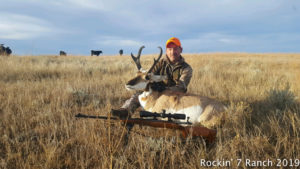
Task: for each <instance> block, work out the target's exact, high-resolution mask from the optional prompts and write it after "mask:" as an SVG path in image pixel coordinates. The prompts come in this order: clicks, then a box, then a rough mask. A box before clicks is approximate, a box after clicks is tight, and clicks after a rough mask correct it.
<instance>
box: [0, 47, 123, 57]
mask: <svg viewBox="0 0 300 169" xmlns="http://www.w3.org/2000/svg"><path fill="white" fill-rule="evenodd" d="M11 53H12V50H11V49H10V48H9V47H8V46H7V47H5V46H4V44H0V56H9V55H10V54H11ZM123 53H124V51H123V49H120V50H119V54H120V56H122V55H123ZM101 54H103V52H102V50H91V56H94V55H96V56H99V55H101ZM59 55H60V56H67V52H65V51H63V50H61V51H59Z"/></svg>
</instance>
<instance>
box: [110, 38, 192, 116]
mask: <svg viewBox="0 0 300 169" xmlns="http://www.w3.org/2000/svg"><path fill="white" fill-rule="evenodd" d="M182 50H183V48H182V46H181V42H180V40H179V39H178V38H175V37H172V38H170V39H168V40H167V42H166V55H165V57H164V58H162V59H161V60H160V61H159V63H158V64H157V65H156V66H155V67H154V69H153V70H152V73H154V74H155V75H167V77H168V79H167V80H166V81H164V82H163V83H162V85H164V86H165V87H166V89H167V90H172V91H178V92H187V86H188V84H189V83H190V80H191V78H192V74H193V69H192V68H191V66H190V65H189V64H187V63H186V62H185V60H184V58H183V57H182V56H181V53H182ZM140 94H141V93H140V92H137V93H135V94H133V95H132V96H131V98H130V99H128V100H126V101H125V103H124V104H123V106H122V107H121V108H120V109H117V110H114V109H112V114H113V115H115V116H123V117H124V116H130V115H131V114H132V113H134V111H135V110H136V109H137V108H139V107H140V103H139V100H138V96H139V95H140Z"/></svg>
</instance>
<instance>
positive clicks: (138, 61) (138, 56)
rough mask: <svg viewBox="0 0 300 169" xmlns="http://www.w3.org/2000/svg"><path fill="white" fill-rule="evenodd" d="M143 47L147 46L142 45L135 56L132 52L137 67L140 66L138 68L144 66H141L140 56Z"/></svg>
mask: <svg viewBox="0 0 300 169" xmlns="http://www.w3.org/2000/svg"><path fill="white" fill-rule="evenodd" d="M143 48H145V46H141V47H140V49H139V52H138V55H137V57H135V56H134V55H133V54H132V53H131V57H132V59H133V61H134V63H135V64H136V67H137V68H138V70H141V68H142V66H141V62H140V57H141V53H142V50H143Z"/></svg>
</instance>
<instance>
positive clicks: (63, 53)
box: [59, 50, 67, 56]
mask: <svg viewBox="0 0 300 169" xmlns="http://www.w3.org/2000/svg"><path fill="white" fill-rule="evenodd" d="M59 55H60V56H67V53H66V52H65V51H62V50H61V51H59Z"/></svg>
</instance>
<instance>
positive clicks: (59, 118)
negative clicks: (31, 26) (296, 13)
mask: <svg viewBox="0 0 300 169" xmlns="http://www.w3.org/2000/svg"><path fill="white" fill-rule="evenodd" d="M183 56H184V57H185V59H186V61H187V62H188V63H190V65H191V66H192V67H193V69H194V72H193V78H192V80H191V83H190V85H189V88H188V92H190V93H195V94H198V95H203V96H208V97H211V98H214V99H217V100H219V101H221V102H222V103H224V104H225V105H226V106H227V107H228V109H227V110H226V114H225V116H226V121H225V122H224V124H222V125H220V126H217V130H218V134H217V140H216V142H215V143H214V144H212V145H205V143H204V142H203V140H201V139H188V140H182V139H181V138H180V137H179V133H178V132H174V131H172V130H168V129H154V128H150V127H139V126H135V127H134V128H133V132H132V133H131V137H130V140H129V143H128V145H127V146H126V147H124V146H123V140H122V139H121V138H122V136H123V135H124V129H123V127H122V125H121V124H120V123H119V122H114V123H112V124H110V123H108V122H105V121H104V120H94V119H75V117H74V115H75V114H77V113H85V114H90V115H107V113H108V112H109V111H110V109H111V108H117V107H119V106H121V105H122V103H123V102H124V101H125V100H126V99H127V98H129V97H130V96H131V95H132V94H133V93H130V92H129V91H126V89H125V87H124V84H125V83H126V81H127V80H129V79H130V78H131V77H132V76H134V74H135V72H136V67H135V65H134V64H133V62H132V60H131V58H130V57H129V56H101V57H96V56H93V57H90V56H89V57H88V56H65V57H58V56H22V57H21V56H11V57H1V56H0V168H1V169H2V168H3V169H5V168H11V169H15V168H28V169H52V168H69V169H75V168H82V169H84V168H105V169H106V168H130V169H132V168H153V169H158V168H176V169H177V168H205V166H204V165H203V163H204V160H205V163H204V164H205V165H213V164H214V165H218V166H215V167H214V166H211V167H214V168H219V167H222V166H226V165H227V167H228V168H238V167H239V168H249V166H248V165H249V163H247V161H248V160H251V163H250V164H251V165H252V166H255V165H256V167H253V168H262V166H261V165H262V164H258V163H255V161H257V160H261V161H263V160H270V161H271V162H269V163H268V165H269V167H270V168H276V165H280V166H281V167H279V168H284V167H285V166H287V167H290V166H292V167H293V168H297V166H300V162H299V159H300V99H299V96H300V54H284V53H282V54H278V53H276V54H272V53H270V54H247V53H209V54H183ZM153 57H156V55H145V56H142V58H141V61H143V62H142V65H143V66H144V67H145V68H149V66H150V65H151V64H152V59H153ZM218 160H219V161H220V162H221V165H220V163H219V164H217V163H213V161H216V162H217V161H218ZM270 163H272V164H270ZM228 164H229V165H230V166H229V165H228ZM264 164H266V163H264Z"/></svg>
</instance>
